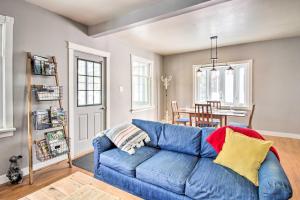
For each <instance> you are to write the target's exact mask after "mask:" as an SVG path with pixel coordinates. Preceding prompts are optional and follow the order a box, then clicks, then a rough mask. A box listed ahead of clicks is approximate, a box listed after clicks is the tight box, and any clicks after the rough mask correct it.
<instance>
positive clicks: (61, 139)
mask: <svg viewBox="0 0 300 200" xmlns="http://www.w3.org/2000/svg"><path fill="white" fill-rule="evenodd" d="M45 138H46V141H47V143H48V146H49V149H50V152H51V155H52V156H54V157H55V156H59V155H62V154H64V153H67V152H68V151H69V148H68V145H67V141H66V137H65V133H64V131H63V130H57V131H51V132H47V133H45Z"/></svg>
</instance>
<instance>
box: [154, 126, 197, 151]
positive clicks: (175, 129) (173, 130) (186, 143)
mask: <svg viewBox="0 0 300 200" xmlns="http://www.w3.org/2000/svg"><path fill="white" fill-rule="evenodd" d="M158 146H159V147H160V148H161V149H165V150H169V151H176V152H181V153H186V154H190V155H195V156H199V155H200V149H201V129H200V128H195V127H189V126H178V125H172V124H164V125H163V130H162V132H161V134H160V136H159V140H158Z"/></svg>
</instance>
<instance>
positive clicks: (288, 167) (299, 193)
mask: <svg viewBox="0 0 300 200" xmlns="http://www.w3.org/2000/svg"><path fill="white" fill-rule="evenodd" d="M265 138H267V139H268V140H271V141H273V142H274V147H275V148H276V149H277V151H278V153H279V156H280V163H281V165H282V166H283V168H284V171H285V173H286V174H287V176H288V178H289V180H290V183H291V185H292V188H293V198H292V199H293V200H298V199H300V140H297V139H289V138H280V137H271V136H265Z"/></svg>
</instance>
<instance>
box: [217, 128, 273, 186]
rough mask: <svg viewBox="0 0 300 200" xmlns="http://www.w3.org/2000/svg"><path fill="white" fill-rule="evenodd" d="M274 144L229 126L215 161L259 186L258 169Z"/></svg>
mask: <svg viewBox="0 0 300 200" xmlns="http://www.w3.org/2000/svg"><path fill="white" fill-rule="evenodd" d="M272 145H273V142H271V141H265V140H260V139H256V138H251V137H248V136H245V135H243V134H241V133H238V132H234V131H233V130H232V129H230V128H227V129H226V137H225V143H224V144H223V148H222V150H221V152H220V153H219V155H218V156H217V158H216V159H215V160H214V163H217V164H220V165H223V166H225V167H228V168H230V169H232V170H233V171H235V172H236V173H238V174H240V175H241V176H244V177H245V178H247V179H248V180H249V181H251V182H252V183H254V185H256V186H258V170H259V168H260V165H261V163H262V162H263V161H264V160H265V158H266V156H267V153H268V151H269V149H270V147H271V146H272Z"/></svg>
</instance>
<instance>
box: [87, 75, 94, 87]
mask: <svg viewBox="0 0 300 200" xmlns="http://www.w3.org/2000/svg"><path fill="white" fill-rule="evenodd" d="M93 79H94V78H93V77H89V76H88V77H87V90H93V89H94V84H93V83H94V81H93Z"/></svg>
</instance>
